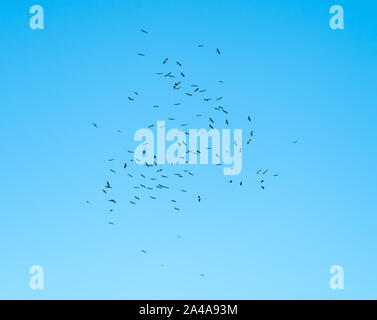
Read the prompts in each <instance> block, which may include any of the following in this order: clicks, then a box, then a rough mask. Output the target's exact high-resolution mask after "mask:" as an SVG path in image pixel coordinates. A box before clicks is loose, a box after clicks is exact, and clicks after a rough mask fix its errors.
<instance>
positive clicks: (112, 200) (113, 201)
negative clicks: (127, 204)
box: [109, 199, 117, 203]
mask: <svg viewBox="0 0 377 320" xmlns="http://www.w3.org/2000/svg"><path fill="white" fill-rule="evenodd" d="M109 202H112V203H117V202H116V201H115V200H114V199H111V200H109Z"/></svg>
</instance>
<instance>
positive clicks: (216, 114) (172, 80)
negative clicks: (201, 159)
mask: <svg viewBox="0 0 377 320" xmlns="http://www.w3.org/2000/svg"><path fill="white" fill-rule="evenodd" d="M140 31H141V32H142V33H144V34H145V35H148V31H146V30H144V29H141V30H140ZM198 47H199V48H203V47H204V46H203V45H201V44H200V45H198ZM214 54H217V55H219V56H221V51H220V49H219V48H216V51H215V50H214ZM137 55H138V56H140V57H145V54H144V53H141V52H138V53H137ZM160 63H161V65H160V66H161V67H162V68H164V69H167V70H165V71H164V72H161V71H160V72H156V73H155V76H158V77H161V78H162V79H164V81H166V83H167V86H168V88H170V89H171V90H174V91H179V90H180V91H179V92H183V94H184V95H185V96H187V97H194V96H198V97H199V99H200V100H201V101H202V102H203V103H205V104H206V106H204V107H203V108H201V110H203V112H202V113H199V114H194V115H193V116H192V118H193V119H207V120H206V121H208V122H207V124H208V127H209V128H210V129H214V128H216V125H217V124H219V125H221V126H224V125H225V126H229V125H230V122H231V121H230V114H231V113H230V110H229V109H225V108H224V107H223V106H222V105H219V104H220V103H221V102H220V101H221V100H222V99H223V96H217V97H215V98H213V97H210V96H206V94H207V89H206V88H202V87H201V86H200V85H198V84H195V83H194V84H193V83H188V84H187V83H186V82H187V81H186V79H187V78H188V77H187V75H188V74H186V70H185V69H184V63H182V62H181V61H174V60H173V62H172V61H171V60H169V57H163V58H161V62H160ZM172 64H173V65H172ZM173 66H174V68H175V70H176V71H171V70H172V69H173ZM169 69H170V70H169ZM217 83H218V84H219V85H221V84H222V83H224V81H223V80H218V81H217ZM138 97H139V92H137V91H134V92H133V94H131V95H129V96H128V101H129V103H134V102H135V101H136V100H137V98H138ZM211 103H214V105H211ZM181 104H182V102H176V103H174V106H176V107H177V106H180V105H181ZM208 106H210V109H209V108H208ZM152 108H153V109H159V108H160V106H159V105H154V106H152ZM204 110H206V111H209V110H212V111H211V113H207V114H205V113H204ZM215 119H220V120H216V121H215ZM168 120H169V121H171V122H173V121H176V118H173V117H169V118H168ZM186 120H187V119H185V121H186ZM245 121H246V123H248V124H249V125H250V124H251V123H252V118H251V116H250V115H247V116H245ZM92 125H93V127H94V128H98V125H97V124H96V123H92ZM179 126H180V127H181V128H182V131H183V132H185V134H186V135H187V136H189V132H187V131H184V128H185V127H187V126H188V123H187V121H186V122H184V123H182V124H180V125H179ZM153 127H154V124H150V125H148V128H153ZM249 130H250V129H249ZM249 130H248V138H247V145H249V144H250V143H252V141H253V138H254V131H253V130H250V131H249ZM118 131H119V132H120V130H118ZM181 143H183V144H185V145H186V143H185V142H184V141H182V142H181ZM234 143H235V148H234V150H235V151H236V146H237V143H236V141H234ZM293 143H297V141H293ZM179 144H180V143H179ZM208 149H211V148H210V147H209V148H208ZM144 152H145V151H144ZM190 152H193V153H196V154H197V155H200V151H199V150H187V151H186V153H190ZM240 152H242V150H241V149H240ZM128 154H129V156H130V158H129V160H128V161H126V162H125V161H122V162H121V165H119V164H118V165H117V166H119V167H120V168H119V170H125V171H126V174H127V176H128V178H129V179H130V180H129V181H130V182H129V184H128V185H129V186H131V187H132V189H133V190H134V193H131V192H130V198H129V199H128V203H129V205H130V206H136V205H138V203H140V202H141V201H142V200H145V199H150V200H151V201H157V200H158V199H159V194H160V193H161V192H168V194H169V195H174V191H178V192H180V193H182V194H186V195H188V196H189V197H190V198H191V199H192V201H198V202H199V203H200V202H201V201H202V200H203V198H202V195H198V194H195V193H191V192H189V191H188V190H187V189H185V188H183V187H181V185H182V181H183V180H184V179H188V178H190V177H193V176H194V175H195V174H196V173H195V172H192V170H189V169H185V168H187V166H179V165H177V166H171V165H165V166H164V167H161V166H159V165H158V164H157V162H156V161H157V159H156V156H154V164H147V163H145V165H139V164H136V163H135V161H134V158H133V151H132V150H128ZM216 156H218V155H217V154H216ZM108 161H109V163H115V162H114V161H115V159H112V158H111V159H108ZM186 163H187V160H186ZM132 165H133V166H137V168H138V170H137V172H136V170H135V171H132ZM217 165H219V166H221V165H222V164H221V163H220V164H217ZM176 167H180V168H183V169H182V170H177V169H176ZM114 168H116V167H115V166H111V168H109V171H110V172H111V174H117V170H118V169H114ZM141 168H142V169H141ZM140 170H141V172H140ZM268 174H269V170H268V169H259V170H258V171H257V172H256V175H259V176H260V179H258V180H259V184H260V188H261V189H262V190H264V189H265V180H266V179H265V177H266V176H267V175H268ZM272 176H273V177H277V176H278V174H276V173H274V174H272ZM174 179H175V180H174ZM233 179H235V178H233ZM233 179H229V178H228V179H227V183H228V184H232V183H233V184H234V183H237V184H239V185H240V186H243V181H239V180H238V181H234V180H233ZM105 180H106V179H105ZM177 186H179V187H178V189H174V188H177ZM112 190H113V184H112V183H111V178H108V179H107V181H105V182H104V184H103V187H102V193H103V194H104V195H105V197H106V198H105V199H106V201H107V202H108V203H109V204H110V205H111V206H110V208H109V212H113V211H114V210H115V208H116V206H118V205H119V204H118V201H117V200H116V199H114V198H113V197H112V196H111V194H112ZM170 205H171V208H172V210H174V211H176V212H180V211H181V208H180V206H179V203H178V200H177V199H173V198H172V199H170ZM108 224H110V225H114V224H115V223H114V222H113V221H108ZM177 237H181V236H180V235H177ZM141 252H142V253H144V254H147V250H145V249H142V250H141ZM201 275H202V276H204V275H203V274H201Z"/></svg>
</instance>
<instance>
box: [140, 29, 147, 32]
mask: <svg viewBox="0 0 377 320" xmlns="http://www.w3.org/2000/svg"><path fill="white" fill-rule="evenodd" d="M140 31H141V32H144V33H148V31H146V30H143V29H140Z"/></svg>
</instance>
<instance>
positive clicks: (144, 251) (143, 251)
mask: <svg viewBox="0 0 377 320" xmlns="http://www.w3.org/2000/svg"><path fill="white" fill-rule="evenodd" d="M140 251H141V252H142V253H148V252H147V251H146V250H140Z"/></svg>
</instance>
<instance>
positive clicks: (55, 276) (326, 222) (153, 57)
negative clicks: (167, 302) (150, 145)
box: [0, 0, 377, 299]
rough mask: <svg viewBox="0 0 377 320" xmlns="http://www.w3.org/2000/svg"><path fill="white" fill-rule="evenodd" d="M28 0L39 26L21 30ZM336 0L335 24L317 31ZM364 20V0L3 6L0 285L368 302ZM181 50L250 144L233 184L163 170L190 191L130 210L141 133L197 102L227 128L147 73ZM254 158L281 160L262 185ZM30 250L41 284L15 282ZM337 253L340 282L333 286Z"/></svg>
mask: <svg viewBox="0 0 377 320" xmlns="http://www.w3.org/2000/svg"><path fill="white" fill-rule="evenodd" d="M33 4H39V5H42V6H43V7H44V11H45V30H31V29H30V27H29V18H30V16H31V15H30V14H29V8H30V6H31V5H33ZM334 4H340V5H342V6H343V8H344V14H345V29H344V30H338V31H333V30H331V29H330V28H329V19H330V14H329V8H330V6H331V5H334ZM376 15H377V4H376V2H375V1H372V0H370V1H363V0H361V1H347V0H342V1H323V0H322V1H314V0H310V1H298V0H295V1H293V0H288V1H278V0H270V1H260V0H259V1H251V0H248V1H239V0H234V1H221V0H217V1H199V0H195V1H160V0H159V1H157V0H156V1H145V0H135V1H129V0H124V1H121V0H117V1H115V0H114V1H109V0H106V1H105V0H101V1H100V0H96V1H93V0H91V1H89V0H81V1H75V0H66V1H57V0H55V1H53V0H49V1H47V0H45V1H43V0H39V1H37V2H34V1H22V0H17V1H9V0H8V1H3V2H2V3H1V9H0V24H1V28H0V39H1V44H0V46H1V50H0V84H1V86H0V88H1V89H0V100H1V117H0V137H1V140H0V148H1V153H0V155H1V156H0V177H1V183H0V194H1V201H0V214H1V218H2V219H1V224H0V258H1V263H0V274H1V279H2V280H1V282H0V298H3V299H4V298H5V299H8V298H17V299H57V298H62V299H90V298H94V299H291V298H297V299H350V298H356V299H361V298H366V299H368V298H377V296H376V292H377V275H376V270H377V258H376V246H377V233H376V223H377V219H376V212H377V205H376V194H377V188H376V179H377V171H376V153H377V151H376V150H377V148H376V147H377V142H376V139H377V134H376V131H377V130H376V119H377V109H376V101H377V85H376V83H377V82H376V74H377V59H376V57H377V19H376ZM140 28H143V29H146V30H148V31H149V33H148V35H145V34H143V33H141V32H140V31H139V30H140ZM198 44H203V45H204V47H203V48H198ZM216 48H220V49H221V51H222V54H221V55H220V56H219V55H217V54H216ZM137 52H143V53H145V57H139V56H137ZM166 57H169V63H170V64H168V65H165V66H163V65H162V60H163V59H164V58H166ZM176 60H179V61H181V62H182V64H183V69H182V70H184V72H185V74H186V80H187V83H198V84H200V85H201V87H204V88H206V89H207V90H208V94H207V93H206V96H201V98H204V97H212V98H216V97H218V96H224V99H223V101H222V105H223V106H224V107H225V108H227V109H228V110H229V111H230V112H231V115H230V118H231V119H232V120H231V127H232V128H243V129H244V136H246V135H247V133H248V131H249V130H250V129H252V130H254V132H255V140H254V141H253V143H252V144H251V145H249V146H247V147H246V143H245V142H246V141H245V140H244V156H243V161H244V164H243V171H242V174H241V175H240V176H237V177H233V180H234V181H235V183H233V184H232V185H229V184H228V183H227V180H228V178H226V177H224V176H223V174H222V171H221V169H219V168H216V167H213V166H192V167H190V170H192V172H194V173H195V176H194V177H186V178H184V179H182V180H179V178H175V180H174V178H169V179H171V181H174V182H175V183H177V188H181V186H182V188H187V190H189V193H188V194H182V193H180V192H177V191H175V189H173V188H172V190H171V191H170V194H168V193H167V192H165V191H164V192H160V193H156V194H157V195H158V196H159V195H160V194H161V199H159V200H158V201H156V202H153V201H152V200H147V199H145V200H144V198H143V201H141V202H140V203H138V205H137V206H135V207H132V206H130V205H129V203H128V201H129V200H130V199H132V197H133V196H134V194H138V193H137V192H135V191H133V190H132V186H133V185H134V183H133V182H132V180H130V179H129V178H128V177H127V174H126V173H127V172H128V171H127V170H124V169H122V163H123V161H127V162H129V158H130V156H129V154H128V153H127V150H129V149H133V148H134V147H135V146H136V144H134V143H133V134H134V132H135V131H136V130H137V129H139V128H143V127H145V126H146V125H148V124H151V123H155V122H156V121H157V120H167V117H169V116H173V117H174V116H175V117H177V118H179V119H180V122H178V121H177V122H176V124H179V123H183V122H186V123H190V125H191V124H192V126H193V127H194V128H197V126H198V125H199V123H198V124H197V123H194V122H192V118H193V117H192V115H193V114H195V113H198V112H202V113H203V114H205V115H213V116H214V117H215V120H216V121H217V122H216V123H218V125H219V127H220V128H221V127H224V126H225V124H224V123H223V122H220V119H223V117H222V118H220V117H218V118H216V117H217V114H216V113H215V111H213V110H212V109H213V106H214V105H213V104H205V103H203V101H201V100H200V99H196V98H195V97H193V98H191V100H190V97H184V96H182V95H183V93H184V92H177V91H173V90H172V89H171V87H170V84H169V83H170V82H171V81H170V82H169V80H167V79H166V78H165V79H164V78H161V77H158V76H156V75H155V73H156V72H165V71H166V72H168V71H172V72H177V70H178V68H177V66H175V63H174V62H175V61H176ZM217 80H224V83H223V84H219V83H218V82H217ZM182 90H183V89H182ZM134 91H138V92H139V96H138V97H137V99H136V100H135V101H134V102H129V101H128V99H127V97H128V96H130V95H132V93H133V92H134ZM178 101H180V102H182V106H180V107H179V108H177V107H174V106H173V103H175V102H178ZM156 104H157V105H160V109H159V110H156V109H153V108H152V106H153V105H156ZM210 110H212V111H210ZM210 112H211V113H210ZM248 115H251V117H252V119H253V121H252V122H251V124H250V123H248V121H247V116H248ZM203 120H205V119H203ZM206 121H207V120H205V123H204V124H203V126H207V122H206ZM221 121H222V120H221ZM92 122H95V123H97V124H98V128H97V129H95V128H94V127H93V126H92V125H91V123H92ZM169 125H170V124H169ZM170 126H171V127H175V126H176V125H174V126H173V124H172V125H170ZM117 129H120V130H121V131H122V133H118V132H117ZM293 140H298V143H297V144H292V141H293ZM110 158H114V159H116V160H115V161H114V162H113V163H111V164H110V163H109V162H108V161H107V160H108V159H110ZM109 168H114V169H116V170H117V172H118V171H120V172H118V173H117V174H116V175H112V174H111V172H109ZM261 168H263V169H269V170H270V171H269V172H270V173H271V174H272V173H278V174H279V176H278V177H272V176H271V174H269V175H268V176H267V177H265V178H266V179H265V180H266V183H265V187H266V189H265V190H261V189H260V187H259V180H260V177H259V176H257V175H256V171H257V170H258V169H261ZM183 169H186V168H185V167H182V168H180V169H179V171H182V170H183ZM128 170H129V172H131V173H133V174H135V175H137V174H139V173H141V172H143V171H142V170H145V168H135V167H132V166H130V168H128ZM174 170H175V169H174ZM107 180H111V182H112V184H113V185H114V190H113V192H114V193H113V195H112V197H114V198H115V199H117V200H118V202H119V204H118V206H117V207H116V210H115V211H114V213H109V212H108V210H109V209H110V208H111V206H110V205H109V203H108V202H107V199H108V198H106V196H105V195H104V194H103V193H102V191H101V189H102V188H103V186H104V184H105V182H106V181H107ZM139 180H140V179H139ZM240 180H242V181H243V182H244V186H243V187H240V186H239V184H238V182H239V181H240ZM178 183H180V184H179V185H178ZM198 194H200V195H201V197H202V202H201V203H200V204H199V203H198V201H197V200H196V197H197V195H198ZM139 195H140V196H142V197H145V196H144V194H142V193H139ZM174 198H176V199H177V200H178V202H179V206H180V208H181V213H176V212H175V211H174V210H173V209H172V205H171V204H170V203H169V199H174ZM87 200H89V201H90V204H87V203H86V201H87ZM108 221H114V222H115V225H114V226H111V225H109V224H108V223H107V222H108ZM177 234H179V235H181V236H182V238H180V239H179V238H177V237H176V235H177ZM141 249H145V250H147V251H148V254H143V253H141V252H140V250H141ZM34 264H38V265H41V266H42V267H43V268H44V272H45V289H44V290H40V291H38V290H32V289H30V288H29V279H30V274H29V273H28V271H29V268H30V266H31V265H34ZM334 264H340V265H342V266H343V267H344V271H345V289H344V290H343V291H339V290H337V291H334V290H331V289H330V288H329V279H330V274H329V269H330V267H331V266H332V265H334ZM201 273H203V274H205V277H201V275H200V274H201Z"/></svg>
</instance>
